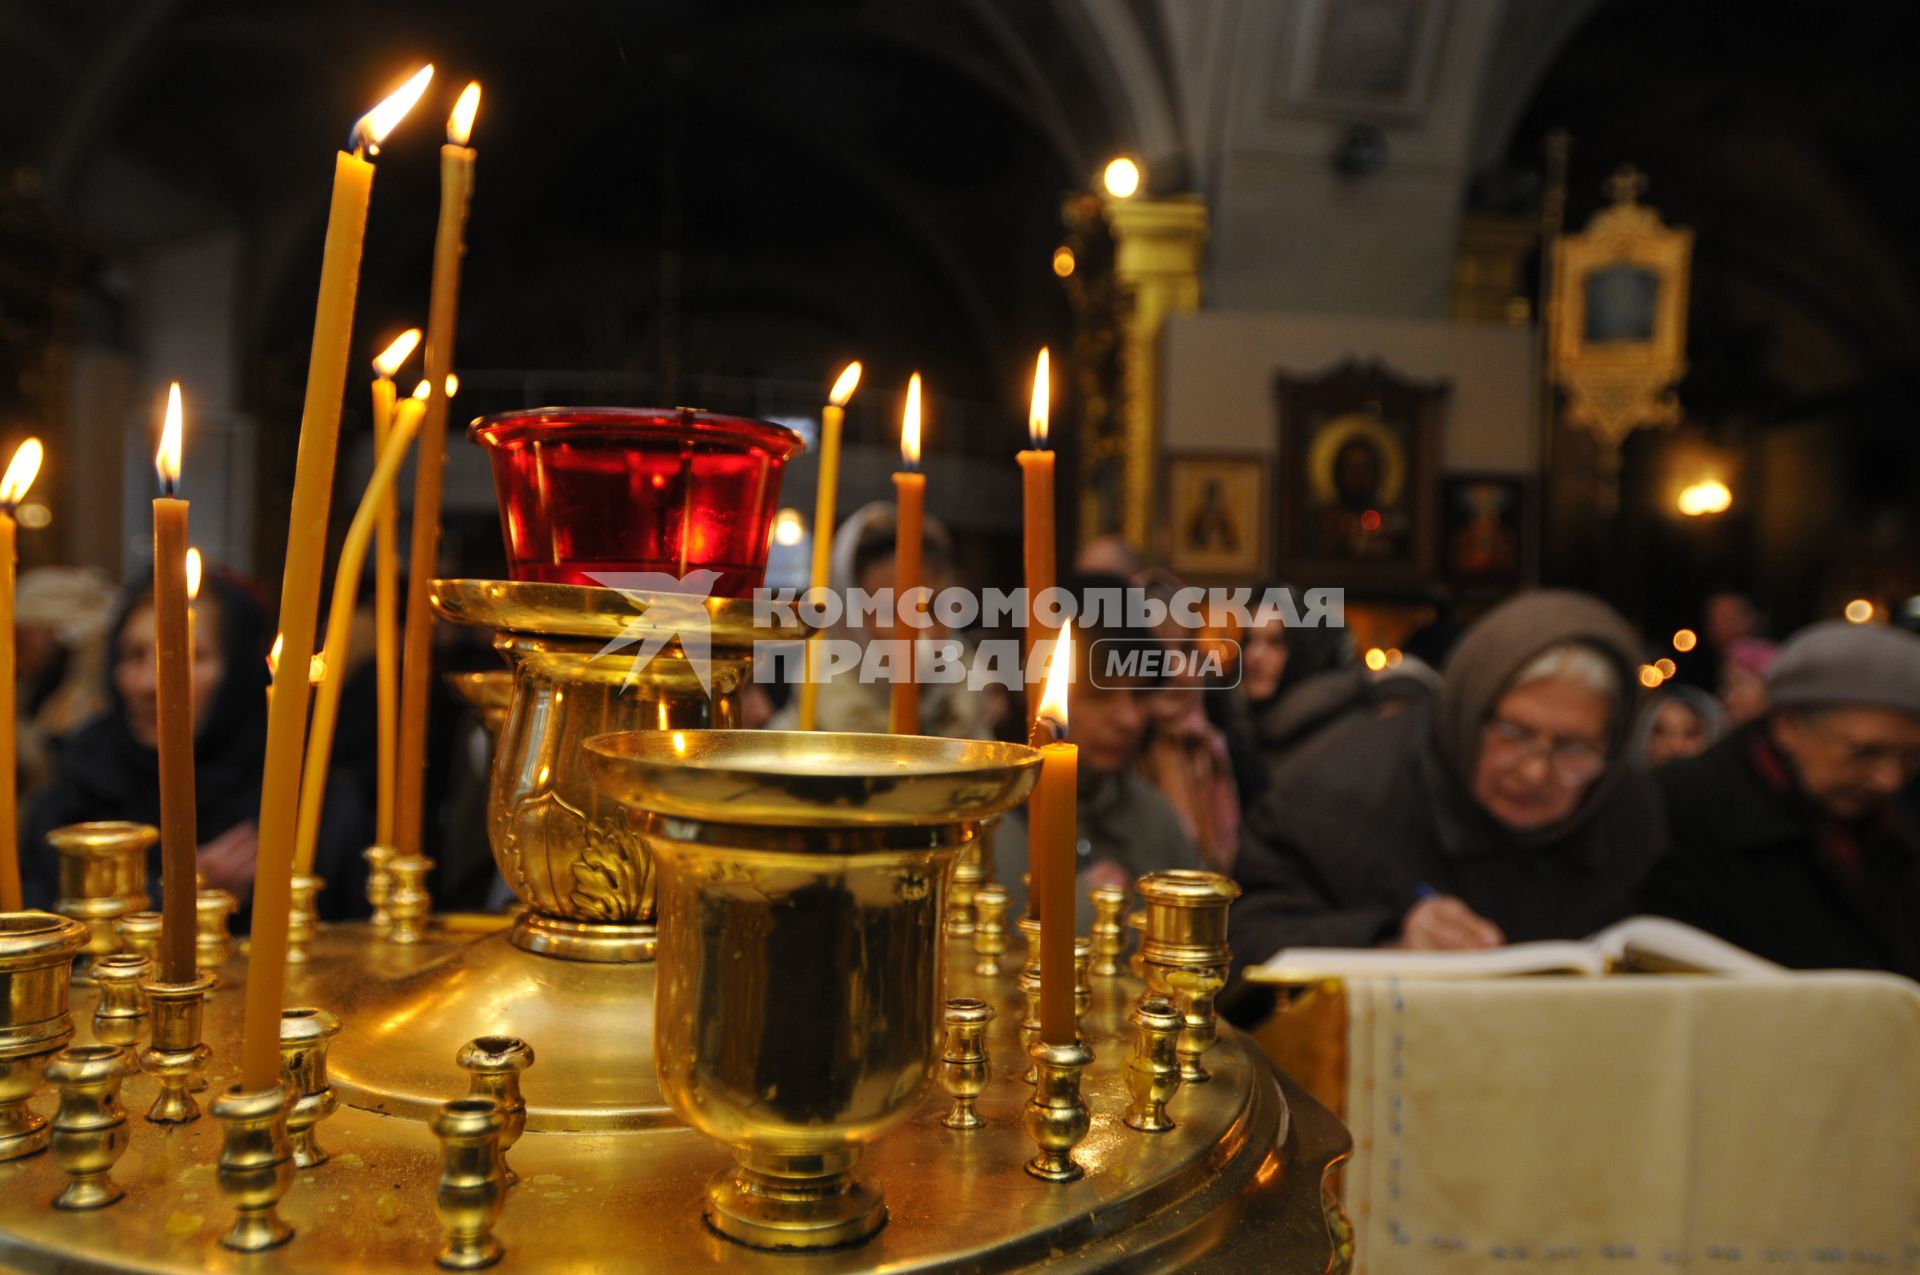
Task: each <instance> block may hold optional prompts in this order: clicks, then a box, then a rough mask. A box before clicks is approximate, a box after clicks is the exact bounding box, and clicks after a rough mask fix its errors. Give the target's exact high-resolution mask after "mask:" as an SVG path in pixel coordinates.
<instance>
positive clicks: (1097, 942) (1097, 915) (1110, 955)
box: [1091, 885, 1127, 978]
mask: <svg viewBox="0 0 1920 1275" xmlns="http://www.w3.org/2000/svg"><path fill="white" fill-rule="evenodd" d="M1091 898H1092V900H1093V928H1092V931H1091V933H1092V938H1093V971H1092V972H1093V976H1094V977H1095V978H1119V977H1120V976H1121V975H1122V974H1124V973H1126V967H1125V966H1123V965H1122V964H1121V963H1120V958H1121V957H1122V956H1124V955H1125V954H1126V950H1127V932H1126V930H1125V929H1124V928H1122V926H1121V924H1120V916H1121V914H1122V913H1123V912H1125V911H1126V910H1127V892H1126V891H1125V890H1123V889H1121V888H1120V887H1119V886H1117V885H1099V886H1095V887H1094V888H1093V893H1092V895H1091Z"/></svg>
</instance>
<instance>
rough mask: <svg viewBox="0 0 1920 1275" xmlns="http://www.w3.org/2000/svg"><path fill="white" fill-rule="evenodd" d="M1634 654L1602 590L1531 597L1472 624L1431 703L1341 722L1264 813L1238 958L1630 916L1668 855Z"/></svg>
mask: <svg viewBox="0 0 1920 1275" xmlns="http://www.w3.org/2000/svg"><path fill="white" fill-rule="evenodd" d="M1636 656H1637V644H1636V642H1635V640H1634V635H1633V633H1632V632H1631V631H1630V630H1629V629H1628V628H1627V626H1626V624H1625V623H1624V622H1622V621H1621V619H1620V618H1619V617H1618V616H1617V615H1615V614H1614V613H1613V612H1612V611H1611V610H1610V609H1608V608H1607V607H1606V606H1605V605H1604V604H1602V603H1600V602H1599V601H1597V600H1595V599H1593V598H1589V597H1586V596H1584V595H1581V594H1577V593H1568V592H1558V591H1541V592H1534V593H1527V594H1522V595H1520V596H1519V597H1517V598H1514V599H1513V600H1511V601H1509V602H1507V603H1505V604H1504V605H1502V606H1500V607H1498V608H1496V609H1495V610H1493V611H1491V612H1489V613H1488V614H1487V615H1486V616H1485V617H1484V618H1482V619H1481V620H1480V621H1479V622H1478V623H1477V624H1475V625H1474V626H1473V628H1472V629H1471V630H1469V631H1468V633H1467V634H1466V636H1465V637H1464V638H1463V639H1462V640H1461V642H1460V645H1459V647H1458V649H1457V650H1456V651H1455V652H1454V654H1453V657H1452V659H1451V660H1449V661H1448V664H1447V671H1446V674H1445V678H1444V682H1443V685H1442V687H1441V690H1440V693H1439V695H1438V696H1437V697H1436V698H1435V699H1433V700H1432V702H1431V703H1430V704H1425V703H1420V702H1418V701H1416V702H1415V703H1413V704H1412V705H1411V706H1409V707H1408V708H1407V709H1406V710H1404V711H1402V712H1399V713H1395V714H1392V715H1389V716H1377V715H1370V714H1369V715H1361V716H1355V717H1350V718H1348V719H1347V720H1345V721H1343V722H1341V723H1339V724H1338V725H1335V726H1333V727H1330V728H1328V729H1327V730H1326V731H1325V732H1324V733H1323V734H1322V735H1321V736H1320V737H1319V738H1317V739H1316V740H1314V741H1313V742H1312V743H1311V744H1309V745H1308V746H1307V747H1306V748H1304V749H1303V750H1301V751H1300V752H1299V753H1297V754H1295V755H1294V756H1293V757H1292V758H1290V759H1289V760H1288V761H1287V762H1286V763H1284V764H1283V765H1282V766H1281V767H1280V768H1279V769H1278V770H1277V771H1276V772H1275V774H1274V784H1273V788H1272V790H1271V791H1269V793H1268V794H1267V796H1266V798H1265V799H1264V800H1263V801H1262V803H1261V804H1260V805H1259V807H1257V808H1256V809H1255V810H1254V812H1253V813H1252V816H1251V817H1250V819H1249V820H1248V823H1247V827H1246V829H1245V834H1244V836H1243V837H1242V839H1241V845H1240V855H1239V858H1238V860H1237V861H1236V862H1235V865H1234V876H1235V877H1236V878H1237V879H1238V880H1239V882H1240V885H1241V887H1242V890H1243V891H1244V892H1243V893H1242V895H1241V897H1240V898H1239V899H1238V900H1237V901H1236V902H1235V903H1234V905H1233V911H1232V916H1231V924H1230V927H1229V939H1230V941H1231V943H1232V946H1233V950H1234V957H1235V962H1236V964H1237V965H1239V966H1242V967H1244V966H1246V965H1251V964H1257V963H1259V962H1262V961H1265V960H1267V959H1268V958H1269V957H1271V956H1272V955H1273V954H1274V953H1275V952H1277V951H1279V950H1280V949H1282V948H1286V947H1309V946H1330V947H1375V946H1382V945H1395V946H1406V947H1413V948H1472V947H1490V946H1494V945H1497V944H1500V943H1506V942H1519V941H1523V940H1530V939H1549V938H1577V937H1584V936H1585V935H1588V934H1590V933H1592V932H1593V931H1595V930H1598V929H1601V928H1603V927H1605V926H1606V925H1608V924H1610V923H1612V922H1614V921H1617V920H1619V919H1621V918H1622V917H1624V916H1626V915H1627V914H1628V913H1629V912H1630V910H1631V907H1630V903H1631V892H1632V889H1633V887H1634V886H1635V885H1636V884H1637V883H1638V882H1639V881H1640V880H1641V878H1642V877H1643V876H1644V875H1645V873H1646V870H1647V868H1648V867H1649V866H1650V865H1651V864H1652V862H1653V861H1654V859H1655V858H1656V857H1658V855H1659V853H1660V851H1661V850H1662V849H1663V848H1664V846H1665V824H1664V821H1663V820H1662V818H1661V811H1660V805H1659V801H1658V797H1657V794H1656V792H1655V790H1654V788H1653V786H1652V783H1651V781H1650V780H1649V779H1648V778H1647V777H1646V776H1645V774H1644V773H1643V772H1640V771H1639V770H1637V769H1635V768H1632V767H1630V766H1629V765H1628V764H1627V760H1626V751H1627V750H1626V744H1627V740H1628V738H1629V731H1630V729H1631V724H1632V718H1633V710H1634V707H1635V704H1636V702H1637V690H1636V684H1635V680H1634V671H1635V668H1636V665H1637V658H1636Z"/></svg>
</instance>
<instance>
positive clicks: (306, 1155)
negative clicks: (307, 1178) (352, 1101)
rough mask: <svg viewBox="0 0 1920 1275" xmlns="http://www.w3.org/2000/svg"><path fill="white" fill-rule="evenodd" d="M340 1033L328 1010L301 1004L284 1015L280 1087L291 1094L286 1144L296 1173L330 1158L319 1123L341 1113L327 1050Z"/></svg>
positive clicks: (281, 1013)
mask: <svg viewBox="0 0 1920 1275" xmlns="http://www.w3.org/2000/svg"><path fill="white" fill-rule="evenodd" d="M339 1034H340V1020H339V1019H338V1018H335V1017H334V1016H333V1015H332V1014H329V1013H328V1012H327V1011H326V1010H324V1009H315V1008H313V1007H312V1006H305V1005H303V1006H300V1007H298V1008H295V1009H283V1010H281V1011H280V1085H281V1087H282V1088H284V1089H285V1090H286V1091H287V1092H288V1093H289V1094H290V1095H291V1096H292V1105H291V1106H290V1107H289V1108H288V1109H287V1144H288V1146H289V1147H291V1148H292V1150H293V1164H294V1167H295V1168H297V1169H311V1168H314V1167H316V1166H318V1165H322V1164H325V1163H326V1162H327V1160H328V1159H329V1158H330V1157H329V1155H328V1153H327V1150H326V1148H324V1147H322V1146H321V1145H320V1139H319V1137H318V1133H319V1124H320V1122H321V1121H322V1120H325V1119H326V1118H327V1117H328V1116H330V1115H332V1114H333V1113H334V1112H335V1111H337V1110H339V1109H340V1098H339V1096H338V1095H337V1094H335V1093H334V1091H333V1085H332V1084H330V1083H329V1082H328V1080H327V1047H328V1046H329V1045H331V1044H332V1043H333V1038H334V1037H335V1036H337V1035H339Z"/></svg>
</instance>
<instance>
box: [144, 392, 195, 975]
mask: <svg viewBox="0 0 1920 1275" xmlns="http://www.w3.org/2000/svg"><path fill="white" fill-rule="evenodd" d="M181 428H182V413H181V409H180V385H179V382H177V381H176V382H175V383H174V384H173V385H171V386H169V387H168V389H167V419H166V424H165V425H164V426H163V427H162V429H161V431H160V450H159V452H158V453H157V454H156V455H155V456H154V458H153V465H154V469H155V471H156V472H157V473H158V474H159V475H160V485H161V489H162V492H163V494H162V495H161V496H160V497H159V498H158V499H157V500H155V501H154V502H153V636H154V662H155V668H154V674H155V676H154V685H155V690H156V700H157V703H156V715H157V721H158V729H159V751H160V909H161V918H162V919H161V926H160V978H161V979H162V981H164V982H168V983H186V982H191V981H192V980H193V977H194V973H195V970H194V956H193V949H194V937H195V930H196V913H197V912H198V897H199V890H198V886H197V884H196V883H195V881H194V873H195V871H196V870H197V859H198V857H199V845H200V838H199V831H198V824H197V820H196V818H195V809H194V801H195V798H194V770H193V638H192V637H191V636H190V632H189V630H188V628H187V502H186V501H184V500H177V499H175V498H174V495H173V489H174V486H175V485H176V484H177V483H178V482H179V481H180V444H181Z"/></svg>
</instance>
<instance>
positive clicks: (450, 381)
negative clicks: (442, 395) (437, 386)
mask: <svg viewBox="0 0 1920 1275" xmlns="http://www.w3.org/2000/svg"><path fill="white" fill-rule="evenodd" d="M459 392H460V378H459V377H457V376H455V375H454V374H453V373H452V372H449V373H447V397H448V398H452V397H453V396H454V395H455V394H458V393H459Z"/></svg>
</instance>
